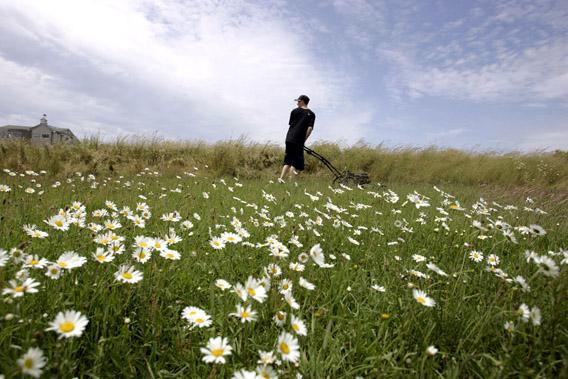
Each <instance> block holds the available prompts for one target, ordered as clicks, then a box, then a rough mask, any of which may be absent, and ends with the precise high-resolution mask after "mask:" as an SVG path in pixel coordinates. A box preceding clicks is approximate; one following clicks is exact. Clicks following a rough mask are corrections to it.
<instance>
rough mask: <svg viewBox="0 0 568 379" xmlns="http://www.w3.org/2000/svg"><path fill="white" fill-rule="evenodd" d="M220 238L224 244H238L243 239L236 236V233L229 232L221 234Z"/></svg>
mask: <svg viewBox="0 0 568 379" xmlns="http://www.w3.org/2000/svg"><path fill="white" fill-rule="evenodd" d="M221 238H222V239H223V241H225V242H229V243H239V242H241V241H242V240H243V238H242V237H241V236H240V235H238V234H236V233H229V232H225V233H223V234H221Z"/></svg>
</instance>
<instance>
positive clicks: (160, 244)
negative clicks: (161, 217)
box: [152, 238, 168, 251]
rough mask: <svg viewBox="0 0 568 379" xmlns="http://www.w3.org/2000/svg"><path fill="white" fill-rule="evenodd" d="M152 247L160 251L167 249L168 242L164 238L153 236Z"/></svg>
mask: <svg viewBox="0 0 568 379" xmlns="http://www.w3.org/2000/svg"><path fill="white" fill-rule="evenodd" d="M152 247H153V248H154V250H158V251H162V250H164V249H167V247H168V243H167V242H166V240H164V239H161V238H155V239H154V240H153V241H152Z"/></svg>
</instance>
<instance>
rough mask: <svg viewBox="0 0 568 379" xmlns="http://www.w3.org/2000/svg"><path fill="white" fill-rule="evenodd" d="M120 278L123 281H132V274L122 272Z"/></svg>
mask: <svg viewBox="0 0 568 379" xmlns="http://www.w3.org/2000/svg"><path fill="white" fill-rule="evenodd" d="M122 277H123V278H124V279H132V273H131V272H129V271H126V272H123V273H122Z"/></svg>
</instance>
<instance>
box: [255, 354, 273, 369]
mask: <svg viewBox="0 0 568 379" xmlns="http://www.w3.org/2000/svg"><path fill="white" fill-rule="evenodd" d="M258 355H259V356H260V359H259V360H258V361H257V363H258V364H260V365H263V366H267V365H271V364H273V363H274V362H276V356H275V355H274V351H262V350H259V351H258Z"/></svg>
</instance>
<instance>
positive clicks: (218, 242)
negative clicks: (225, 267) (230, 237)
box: [209, 237, 225, 250]
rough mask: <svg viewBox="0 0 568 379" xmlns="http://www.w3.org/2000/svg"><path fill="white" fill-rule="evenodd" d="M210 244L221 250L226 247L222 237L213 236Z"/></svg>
mask: <svg viewBox="0 0 568 379" xmlns="http://www.w3.org/2000/svg"><path fill="white" fill-rule="evenodd" d="M209 244H210V245H211V247H212V248H213V249H215V250H221V249H222V248H224V247H225V241H223V239H222V238H220V237H213V238H212V239H211V241H210V242H209Z"/></svg>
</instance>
